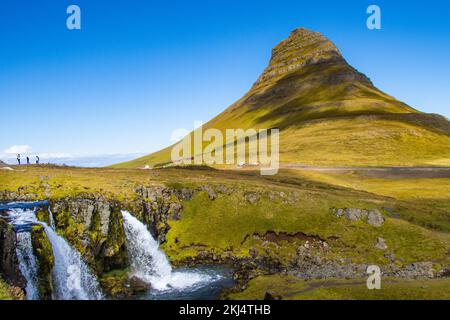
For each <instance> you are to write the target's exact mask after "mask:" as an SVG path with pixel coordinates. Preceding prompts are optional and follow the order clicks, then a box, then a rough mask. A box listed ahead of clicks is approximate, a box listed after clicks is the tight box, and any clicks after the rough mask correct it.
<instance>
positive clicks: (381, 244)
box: [375, 238, 388, 250]
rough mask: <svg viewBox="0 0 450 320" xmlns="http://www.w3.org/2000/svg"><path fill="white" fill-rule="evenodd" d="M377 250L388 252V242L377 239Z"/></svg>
mask: <svg viewBox="0 0 450 320" xmlns="http://www.w3.org/2000/svg"><path fill="white" fill-rule="evenodd" d="M375 248H377V249H380V250H387V248H388V246H387V244H386V240H384V239H383V238H377V243H376V244H375Z"/></svg>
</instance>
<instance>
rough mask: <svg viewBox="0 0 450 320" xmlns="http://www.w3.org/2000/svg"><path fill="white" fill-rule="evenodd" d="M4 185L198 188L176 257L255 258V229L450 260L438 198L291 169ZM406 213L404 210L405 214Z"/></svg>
mask: <svg viewBox="0 0 450 320" xmlns="http://www.w3.org/2000/svg"><path fill="white" fill-rule="evenodd" d="M16 169H17V168H16ZM387 183H389V181H387ZM427 183H430V182H427V181H426V180H425V181H424V184H427ZM447 183H448V181H447ZM413 184H417V181H413ZM0 185H1V186H2V188H1V189H2V190H10V191H16V192H17V191H19V190H21V191H22V192H25V193H32V194H34V195H35V196H36V199H51V200H57V199H60V198H64V197H75V196H77V195H83V194H86V193H88V194H92V193H101V194H102V195H104V196H105V197H107V198H111V199H117V200H119V201H124V200H126V199H132V198H133V197H134V196H135V191H134V190H135V189H136V187H138V186H140V185H145V186H152V185H165V186H168V187H170V188H181V187H187V188H191V189H195V190H198V191H197V192H196V193H195V196H194V197H193V199H192V200H191V201H185V202H183V211H182V218H181V220H179V221H169V224H170V227H171V229H170V230H169V232H168V234H167V237H166V238H167V242H166V243H164V244H163V245H162V248H163V249H164V251H165V252H166V254H167V255H168V256H169V258H170V259H171V260H172V261H173V262H176V261H182V260H183V259H185V258H186V257H192V256H196V255H198V254H199V252H205V251H207V252H214V253H215V254H217V255H218V256H220V255H225V256H226V255H230V254H232V255H234V256H238V257H245V256H248V255H249V251H250V249H255V248H256V249H257V250H261V251H262V252H265V251H267V250H266V249H265V248H264V247H262V245H263V243H262V241H261V240H258V239H256V238H255V237H253V235H255V234H257V235H258V234H259V235H262V234H264V233H266V232H269V231H273V232H277V233H280V232H285V233H289V234H293V233H297V232H301V233H303V234H305V235H309V236H313V237H319V238H321V239H324V240H328V241H330V243H332V249H331V250H330V251H329V252H328V253H327V257H328V258H335V257H343V258H350V259H352V261H353V262H355V263H359V262H361V263H362V262H364V263H366V262H372V263H380V264H384V263H387V262H388V260H387V258H386V257H385V252H383V251H381V250H378V249H375V248H374V241H375V239H376V238H377V237H382V238H384V239H386V242H387V243H388V245H389V250H390V251H392V252H393V253H395V255H396V256H397V257H398V259H399V260H398V261H399V262H398V263H400V264H407V263H410V262H414V261H433V262H434V263H436V265H439V264H446V263H448V257H447V253H448V250H449V248H450V238H449V236H448V233H447V232H448V230H446V228H448V216H449V210H448V208H444V207H441V206H436V205H435V204H434V203H433V202H431V201H430V202H428V203H422V204H417V203H411V202H408V201H404V200H401V199H395V198H393V197H386V196H384V195H376V194H374V193H370V192H366V191H360V190H355V189H350V188H348V187H342V186H338V185H333V184H330V183H324V182H323V181H314V180H313V179H311V177H298V176H297V177H296V176H294V175H292V174H290V172H289V171H282V174H280V175H278V176H274V177H261V176H260V175H259V174H258V172H235V171H223V170H212V169H177V168H171V169H159V170H133V169H78V168H62V167H44V166H40V167H36V166H30V167H21V168H20V169H19V170H15V171H2V172H0ZM205 185H208V186H210V187H212V188H216V189H217V188H218V187H219V186H225V187H226V189H227V190H229V192H228V193H226V194H225V193H220V192H218V193H217V197H216V199H215V200H211V199H210V198H209V197H208V194H207V192H206V191H200V188H201V187H202V186H205ZM387 185H389V184H387ZM440 190H441V197H442V198H443V199H447V198H448V194H447V193H446V191H445V188H444V187H442V189H440ZM0 191H1V190H0ZM249 192H250V193H253V194H255V195H256V196H257V198H258V200H257V202H256V203H250V202H248V201H246V200H245V197H246V194H248V193H249ZM436 192H439V191H438V190H437V191H436ZM387 207H388V208H393V210H397V209H398V210H399V213H400V216H399V217H391V216H390V213H389V212H387V211H386V210H385V208H387ZM332 208H361V209H378V210H380V211H381V212H382V213H383V215H384V216H385V219H386V222H385V224H384V225H383V227H381V228H375V227H372V226H370V225H368V224H367V223H364V222H348V221H346V220H345V219H340V218H337V217H336V216H335V215H334V214H332V212H331V209H332ZM424 209H426V210H428V212H431V214H429V215H426V216H425V217H423V219H422V220H421V219H418V221H413V220H412V219H409V217H410V216H414V215H415V216H420V215H421V214H422V213H423V212H426V211H423V210H424ZM404 212H405V216H403V215H402V214H403V213H404ZM436 212H437V214H436ZM407 214H409V215H410V216H408V215H407ZM434 220H436V221H434ZM330 239H336V240H330ZM298 245H299V243H297V242H295V241H286V242H285V243H283V244H282V248H283V249H282V250H272V252H271V253H270V254H271V255H274V256H276V258H277V259H279V260H281V261H286V262H288V261H289V259H291V258H292V257H293V256H294V255H295V250H296V248H297V247H298ZM400 261H401V262H400Z"/></svg>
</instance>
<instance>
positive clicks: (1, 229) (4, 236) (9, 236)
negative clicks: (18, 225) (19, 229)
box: [0, 217, 27, 288]
mask: <svg viewBox="0 0 450 320" xmlns="http://www.w3.org/2000/svg"><path fill="white" fill-rule="evenodd" d="M16 247H17V238H16V233H15V232H14V230H13V228H12V226H10V225H8V223H7V222H6V221H5V220H3V219H2V218H1V217H0V273H1V274H2V276H3V278H5V280H7V281H8V283H10V284H11V285H13V286H16V287H20V288H25V286H26V284H27V283H26V280H25V278H24V277H23V275H22V273H21V272H20V268H19V259H18V257H17V254H16Z"/></svg>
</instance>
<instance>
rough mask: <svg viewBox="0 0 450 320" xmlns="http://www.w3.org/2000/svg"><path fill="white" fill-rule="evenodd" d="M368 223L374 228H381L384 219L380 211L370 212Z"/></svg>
mask: <svg viewBox="0 0 450 320" xmlns="http://www.w3.org/2000/svg"><path fill="white" fill-rule="evenodd" d="M367 223H368V224H370V225H371V226H374V227H377V228H378V227H381V226H382V225H383V224H384V217H383V215H382V214H381V213H380V211H378V210H370V211H369V214H368V216H367Z"/></svg>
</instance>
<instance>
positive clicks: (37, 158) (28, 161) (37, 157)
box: [17, 154, 40, 166]
mask: <svg viewBox="0 0 450 320" xmlns="http://www.w3.org/2000/svg"><path fill="white" fill-rule="evenodd" d="M39 160H40V159H39V156H36V164H39ZM17 163H18V164H19V166H20V164H21V162H20V154H18V155H17ZM27 164H31V163H30V157H28V156H27Z"/></svg>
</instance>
